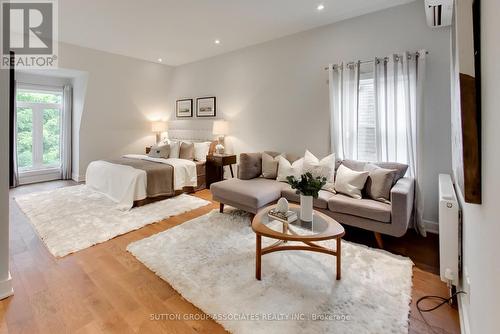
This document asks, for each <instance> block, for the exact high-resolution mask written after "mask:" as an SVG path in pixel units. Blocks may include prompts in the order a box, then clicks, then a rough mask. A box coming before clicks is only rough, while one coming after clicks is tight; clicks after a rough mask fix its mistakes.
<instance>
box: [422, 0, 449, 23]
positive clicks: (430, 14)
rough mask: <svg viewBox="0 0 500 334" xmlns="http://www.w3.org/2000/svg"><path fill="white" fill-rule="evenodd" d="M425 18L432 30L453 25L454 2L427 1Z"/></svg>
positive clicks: (445, 0)
mask: <svg viewBox="0 0 500 334" xmlns="http://www.w3.org/2000/svg"><path fill="white" fill-rule="evenodd" d="M425 16H426V18H427V24H428V25H429V27H431V28H441V27H446V26H449V25H451V20H452V18H453V0H425Z"/></svg>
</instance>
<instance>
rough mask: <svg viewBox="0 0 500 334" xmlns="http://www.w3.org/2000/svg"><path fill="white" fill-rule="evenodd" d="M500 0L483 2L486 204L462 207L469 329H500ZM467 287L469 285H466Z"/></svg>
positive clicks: (483, 120) (483, 135) (484, 192)
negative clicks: (467, 281)
mask: <svg viewBox="0 0 500 334" xmlns="http://www.w3.org/2000/svg"><path fill="white" fill-rule="evenodd" d="M499 12H500V2H498V1H497V0H483V1H481V62H482V64H481V74H482V79H481V85H482V94H481V98H482V110H481V113H482V114H481V117H482V121H481V126H482V135H481V138H482V205H473V204H466V203H464V201H463V198H461V199H460V200H461V205H462V208H463V266H464V273H465V274H467V275H468V277H469V279H470V288H469V290H470V291H469V292H470V293H469V296H468V297H465V298H463V299H462V301H463V302H464V304H463V308H464V310H465V315H466V317H467V318H466V320H468V321H469V324H470V333H472V334H476V333H478V334H479V333H498V332H499V331H500V318H499V317H498V315H499V314H500V262H499V261H498V252H499V251H500V242H499V236H500V205H499V200H498V198H499V189H500V174H499V169H498V166H499V165H500V155H499V145H500V131H498V125H499V124H500V112H499V108H498V106H499V103H498V101H499V98H498V94H499V90H498V87H499V86H500V63H499V59H500V43H499V40H498V31H500V22H499V20H498V13H499ZM463 288H466V287H465V286H463Z"/></svg>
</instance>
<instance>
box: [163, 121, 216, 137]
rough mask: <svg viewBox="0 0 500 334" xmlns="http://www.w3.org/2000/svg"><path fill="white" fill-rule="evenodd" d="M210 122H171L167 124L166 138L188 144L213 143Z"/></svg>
mask: <svg viewBox="0 0 500 334" xmlns="http://www.w3.org/2000/svg"><path fill="white" fill-rule="evenodd" d="M212 122H213V121H209V120H196V121H193V120H173V121H169V122H168V138H169V139H173V140H185V141H190V142H203V141H213V140H214V135H213V134H212Z"/></svg>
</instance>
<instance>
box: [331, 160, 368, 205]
mask: <svg viewBox="0 0 500 334" xmlns="http://www.w3.org/2000/svg"><path fill="white" fill-rule="evenodd" d="M368 174H369V173H368V172H358V171H355V170H352V169H350V168H348V167H346V166H344V165H343V164H342V165H340V167H339V169H338V170H337V176H336V177H335V191H336V192H338V193H341V194H344V195H348V196H351V197H353V198H356V199H361V198H362V197H363V196H362V195H361V193H362V191H363V188H364V187H365V184H366V179H367V178H368Z"/></svg>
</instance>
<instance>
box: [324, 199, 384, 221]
mask: <svg viewBox="0 0 500 334" xmlns="http://www.w3.org/2000/svg"><path fill="white" fill-rule="evenodd" d="M328 209H329V210H330V211H333V212H337V213H344V214H349V215H353V216H358V217H363V218H368V219H372V220H376V221H379V222H383V223H390V222H391V205H390V204H386V203H382V202H378V201H374V200H372V199H356V198H352V197H349V196H344V195H341V194H337V195H333V196H332V197H330V199H329V200H328Z"/></svg>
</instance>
